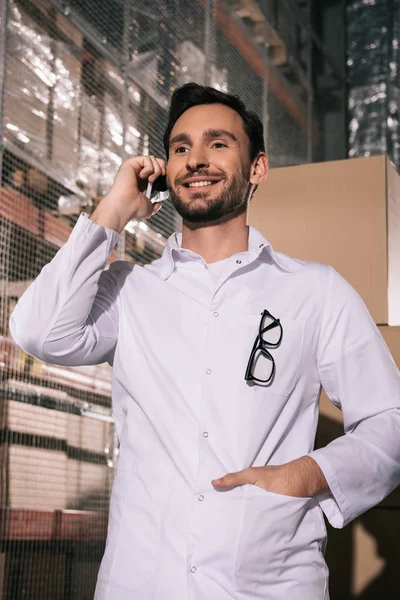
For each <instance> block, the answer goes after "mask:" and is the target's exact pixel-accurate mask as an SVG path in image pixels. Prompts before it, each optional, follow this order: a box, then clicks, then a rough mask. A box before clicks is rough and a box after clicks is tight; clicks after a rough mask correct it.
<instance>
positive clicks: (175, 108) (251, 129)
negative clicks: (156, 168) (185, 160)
mask: <svg viewBox="0 0 400 600" xmlns="http://www.w3.org/2000/svg"><path fill="white" fill-rule="evenodd" d="M199 104H225V105H226V106H230V108H233V110H235V111H236V112H237V113H239V115H240V116H241V117H242V119H243V125H244V129H245V131H246V133H247V135H248V138H249V141H250V160H251V161H253V160H254V159H255V158H256V156H257V154H258V153H259V152H265V144H264V128H263V124H262V122H261V120H260V119H259V117H258V115H257V114H256V113H255V112H252V111H249V110H247V108H246V106H245V105H244V103H243V102H242V100H241V99H240V98H239V96H234V95H233V94H228V93H227V92H220V91H219V90H216V89H214V88H212V87H206V86H204V85H199V84H198V83H194V82H190V83H185V85H182V86H181V87H179V88H177V89H176V90H175V91H174V93H173V94H172V98H171V106H170V109H169V114H168V125H167V129H166V131H165V133H164V148H165V153H166V156H167V158H168V154H169V138H170V135H171V131H172V128H173V126H174V125H175V123H176V121H177V120H178V119H179V117H180V116H181V115H183V113H184V112H185V111H187V110H188V109H189V108H192V106H197V105H199Z"/></svg>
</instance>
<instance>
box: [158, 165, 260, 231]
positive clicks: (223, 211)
mask: <svg viewBox="0 0 400 600" xmlns="http://www.w3.org/2000/svg"><path fill="white" fill-rule="evenodd" d="M248 171H249V173H245V172H243V171H241V172H240V173H237V174H235V175H233V176H232V177H231V180H230V183H229V184H228V185H226V184H225V186H224V189H223V190H222V192H221V193H220V194H219V195H218V196H216V197H210V198H209V199H208V198H207V195H208V194H210V192H208V191H199V192H196V193H194V194H193V193H192V194H191V196H190V199H191V201H190V202H185V201H184V200H183V199H182V196H181V195H180V194H179V192H176V191H175V190H174V189H173V188H172V187H171V186H170V185H168V189H169V193H170V199H171V202H172V204H173V205H174V207H175V209H176V211H177V213H178V214H179V215H180V216H181V217H182V219H183V220H184V221H186V222H187V223H193V224H200V223H203V224H208V223H215V222H216V221H219V222H221V221H224V220H226V219H227V218H228V217H232V216H237V215H240V214H242V213H244V212H245V211H246V209H247V201H248V192H249V187H250V183H249V176H250V169H248ZM211 193H212V192H211ZM198 199H203V200H204V202H203V203H202V205H199V204H198V203H196V202H193V200H198ZM196 204H197V206H196Z"/></svg>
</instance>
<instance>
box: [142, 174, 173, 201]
mask: <svg viewBox="0 0 400 600" xmlns="http://www.w3.org/2000/svg"><path fill="white" fill-rule="evenodd" d="M152 194H153V195H152ZM146 196H147V197H148V199H149V200H150V202H151V203H152V204H155V203H156V202H164V201H165V200H168V199H169V191H168V188H167V177H166V175H160V176H159V177H157V179H155V180H154V182H150V181H149V183H148V184H147V191H146Z"/></svg>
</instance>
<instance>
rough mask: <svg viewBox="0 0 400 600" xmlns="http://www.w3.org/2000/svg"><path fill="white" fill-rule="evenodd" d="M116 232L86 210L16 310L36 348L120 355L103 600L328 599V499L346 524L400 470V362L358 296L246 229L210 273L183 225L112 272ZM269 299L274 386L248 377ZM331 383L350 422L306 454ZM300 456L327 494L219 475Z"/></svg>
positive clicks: (60, 356)
mask: <svg viewBox="0 0 400 600" xmlns="http://www.w3.org/2000/svg"><path fill="white" fill-rule="evenodd" d="M117 240H118V234H117V232H115V231H113V230H111V229H107V228H105V227H102V226H100V225H98V224H95V223H93V222H92V221H90V220H89V219H88V215H86V214H85V213H82V214H81V215H80V217H79V219H78V221H77V223H76V225H75V227H74V229H73V231H72V233H71V235H70V238H69V240H68V241H67V243H66V244H65V245H64V246H63V247H62V248H61V249H60V250H59V251H58V253H57V255H56V256H55V257H54V258H53V260H52V261H51V262H50V263H49V264H48V265H46V266H45V267H44V268H43V269H42V272H41V273H40V274H39V276H38V277H37V279H36V280H35V281H34V282H33V284H32V285H31V286H30V287H29V288H28V289H27V291H26V292H25V293H24V295H23V296H22V297H21V299H20V300H19V302H18V304H17V306H16V308H15V310H14V312H13V314H12V315H11V319H10V327H11V332H12V335H13V338H14V339H15V341H16V342H17V344H19V345H20V346H21V347H22V348H23V349H24V350H25V351H26V352H28V353H30V354H32V355H34V356H36V357H38V358H39V359H41V360H44V361H46V362H50V363H55V364H60V365H85V364H94V363H102V362H105V361H108V362H109V363H110V364H112V365H113V381H112V397H113V398H112V399H113V414H114V417H115V423H116V428H117V432H118V435H119V438H120V457H119V462H118V466H117V469H116V474H115V480H114V485H113V490H112V497H111V504H110V518H109V529H108V537H107V545H106V550H105V554H104V557H103V560H102V563H101V567H100V571H99V575H98V583H97V588H96V595H95V598H96V600H128V599H129V600H150V599H151V600H228V599H229V600H232V599H237V600H257V599H260V600H261V599H263V600H264V599H265V600H266V599H268V600H287V598H295V599H296V600H310V599H312V600H326V599H327V598H328V591H327V568H326V565H325V562H324V558H323V550H324V543H325V536H326V531H325V527H324V522H323V515H322V511H324V513H325V515H326V516H327V518H328V519H329V521H330V523H331V524H332V525H333V526H334V527H343V526H344V525H346V524H347V523H349V522H350V521H351V520H352V519H354V518H355V517H357V516H358V515H359V514H361V513H362V512H364V511H366V510H367V509H369V508H370V507H372V506H374V505H375V504H377V503H378V502H380V501H381V500H382V499H383V498H384V497H385V496H386V495H387V494H388V493H389V492H390V491H391V490H392V489H394V488H395V487H396V486H397V485H398V484H399V482H400V411H399V407H400V377H399V371H398V369H397V367H396V365H395V363H394V361H393V359H392V357H391V355H390V352H389V350H388V348H387V346H386V344H385V342H384V340H383V338H382V336H381V335H380V332H379V330H378V328H377V327H376V325H375V324H374V322H373V320H372V318H371V316H370V315H369V313H368V311H367V309H366V307H365V305H364V303H363V301H362V300H361V298H360V297H359V295H358V294H357V293H356V292H355V290H354V289H353V288H352V287H351V286H350V285H349V284H348V283H347V282H346V281H345V280H344V279H343V278H342V277H341V276H340V275H339V274H338V273H337V272H336V271H335V270H334V269H332V268H331V267H330V266H328V265H324V264H318V263H314V262H306V261H302V260H297V259H294V258H290V257H288V256H285V255H284V254H281V253H279V252H275V251H274V250H273V249H272V248H271V246H270V244H269V243H268V241H267V240H265V239H264V238H263V237H262V236H261V234H260V233H259V232H258V231H257V230H255V229H253V228H250V232H249V251H248V252H241V253H240V254H236V255H234V256H232V257H231V258H230V259H228V260H226V261H225V264H224V265H221V273H220V274H219V279H218V281H217V282H214V280H213V278H212V277H211V276H210V272H209V268H208V267H207V265H206V264H205V262H204V260H203V259H202V258H201V257H200V256H199V255H197V254H195V253H193V252H191V251H189V250H185V249H182V248H180V242H181V237H180V235H179V234H174V235H172V236H171V237H170V239H169V240H168V244H167V246H166V248H165V251H164V253H163V256H162V257H161V258H160V259H158V260H156V261H155V262H153V263H152V264H150V265H146V266H144V267H142V266H138V265H133V264H131V263H128V262H124V261H117V262H114V263H113V264H111V266H110V268H109V269H105V267H106V259H107V257H108V256H109V255H110V253H111V252H112V250H113V248H114V247H115V245H116V243H117ZM265 308H266V309H268V310H269V311H270V312H271V313H272V315H274V317H276V318H279V319H280V322H281V324H282V327H283V338H282V342H281V345H280V346H279V347H278V348H277V349H275V350H271V354H273V357H274V360H275V364H276V376H275V379H274V380H273V383H272V385H270V386H269V387H266V386H259V385H249V384H248V383H247V382H246V381H245V380H244V373H245V370H246V366H247V362H248V359H249V355H250V351H251V348H252V345H253V342H254V340H255V337H256V335H257V333H258V327H259V321H260V313H261V312H262V311H263V310H264V309H265ZM321 385H322V386H323V387H324V389H325V390H326V392H327V395H328V396H329V397H330V399H331V400H332V402H333V403H334V404H336V405H337V406H340V407H341V408H342V410H343V414H344V423H345V431H346V435H344V436H343V437H341V438H339V439H337V440H335V441H333V442H332V443H331V444H329V445H328V446H327V447H325V448H323V449H319V450H316V451H313V448H314V438H315V431H316V427H317V421H318V401H319V397H320V392H321ZM303 455H309V456H312V457H313V458H314V460H316V461H317V463H318V464H319V465H320V467H321V469H322V471H323V473H324V475H325V477H326V479H327V481H328V484H329V486H330V488H331V490H332V496H325V497H323V496H321V497H317V498H293V497H289V496H284V495H280V494H275V493H271V492H268V491H266V490H264V489H262V488H260V487H257V486H255V485H250V484H246V485H243V486H239V487H236V488H234V489H231V490H224V491H222V490H216V489H214V488H213V486H212V484H211V480H212V479H216V478H218V477H221V476H223V475H225V474H227V473H229V472H236V471H240V470H242V469H244V468H246V467H250V466H263V465H266V464H268V465H278V464H282V463H286V462H288V461H291V460H294V459H296V458H299V457H301V456H303Z"/></svg>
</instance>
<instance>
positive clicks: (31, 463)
mask: <svg viewBox="0 0 400 600" xmlns="http://www.w3.org/2000/svg"><path fill="white" fill-rule="evenodd" d="M7 452H8V476H7V486H8V503H7V505H8V506H9V507H10V508H23V509H26V510H28V509H31V510H62V509H64V508H67V492H66V475H67V460H68V459H67V455H66V454H65V453H64V452H61V451H57V450H49V449H46V448H36V447H31V446H20V445H16V444H9V445H8V450H7Z"/></svg>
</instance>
